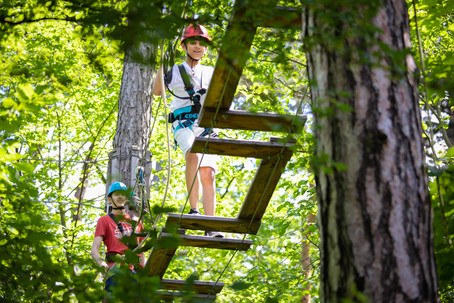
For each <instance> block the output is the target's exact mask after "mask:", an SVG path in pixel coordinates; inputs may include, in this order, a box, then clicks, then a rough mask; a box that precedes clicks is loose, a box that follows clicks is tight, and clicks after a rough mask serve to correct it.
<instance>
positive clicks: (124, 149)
mask: <svg viewBox="0 0 454 303" xmlns="http://www.w3.org/2000/svg"><path fill="white" fill-rule="evenodd" d="M133 53H134V54H135V55H136V54H139V57H141V58H142V59H143V61H142V62H138V61H137V60H133V59H132V56H133ZM135 55H134V56H135ZM155 56H156V50H155V49H152V48H151V47H150V46H147V45H146V44H144V43H140V45H139V46H138V48H134V46H131V47H130V48H129V49H128V50H127V51H126V54H125V59H124V64H123V76H122V80H121V88H120V97H119V102H118V119H117V128H116V133H115V138H114V142H113V150H112V152H111V153H110V157H109V165H108V172H107V175H108V180H107V184H106V188H108V187H109V186H110V184H111V183H113V182H115V181H121V182H123V183H125V184H126V185H127V186H128V187H131V188H132V189H133V190H134V189H135V188H137V182H136V169H137V167H138V166H142V167H144V169H145V181H146V184H147V186H146V188H147V189H148V188H149V184H148V183H149V179H150V173H151V166H150V165H151V163H150V161H151V159H150V152H149V151H148V145H149V142H150V141H149V140H150V132H151V118H152V117H151V109H152V100H153V95H152V91H151V89H152V81H153V79H154V77H155V73H156V71H155V69H154V66H153V65H151V64H146V63H143V62H147V61H148V62H150V61H151V60H150V58H154V57H155Z"/></svg>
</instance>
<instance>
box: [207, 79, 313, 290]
mask: <svg viewBox="0 0 454 303" xmlns="http://www.w3.org/2000/svg"><path fill="white" fill-rule="evenodd" d="M229 75H230V74H229ZM303 99H304V98H301V100H300V104H299V105H298V109H297V111H296V113H295V115H294V119H293V120H292V123H291V127H290V129H292V127H293V126H295V125H294V124H295V123H296V122H297V120H298V111H299V109H300V108H301V104H302V103H303ZM219 104H220V103H219ZM218 109H219V106H218ZM217 115H218V110H217V111H216V113H215V115H214V118H213V120H212V123H213V121H216V118H217ZM212 125H213V124H212ZM287 134H288V133H287ZM288 141H289V139H288V136H287V137H286V138H285V141H284V145H283V146H282V149H281V151H280V152H279V153H278V154H277V157H278V161H276V164H275V165H274V167H273V170H272V172H271V174H270V176H272V175H273V174H274V173H275V172H276V169H277V167H278V165H279V162H280V160H281V159H282V157H283V153H284V151H285V147H286V144H287V143H288ZM270 183H271V178H269V179H268V182H267V184H266V185H265V188H264V190H263V192H262V195H261V196H260V199H259V203H257V206H256V207H255V210H254V213H253V215H252V217H251V219H250V220H249V224H248V227H247V228H246V233H245V234H244V235H243V238H242V240H241V242H240V243H239V244H238V246H237V247H238V248H239V247H240V246H241V245H242V244H243V243H244V241H245V240H246V236H247V233H248V231H249V230H250V228H251V226H252V224H253V222H254V219H255V217H256V215H257V211H258V209H259V207H260V206H261V204H262V202H263V200H264V195H265V193H266V191H267V189H268V188H269V186H270ZM238 248H237V249H236V250H234V252H233V254H232V256H231V257H230V259H229V260H228V262H227V264H226V265H225V266H224V269H223V270H222V271H221V273H220V274H219V277H218V278H217V279H216V282H215V283H214V284H213V286H212V288H211V291H210V293H209V294H208V295H210V294H214V288H215V287H216V285H217V284H218V283H219V280H220V279H221V277H222V276H223V275H224V273H225V271H226V270H227V268H228V267H229V266H230V263H231V262H232V260H233V258H234V257H235V256H236V254H237V252H238V251H239V249H238ZM208 295H207V298H208Z"/></svg>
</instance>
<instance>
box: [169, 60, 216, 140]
mask: <svg viewBox="0 0 454 303" xmlns="http://www.w3.org/2000/svg"><path fill="white" fill-rule="evenodd" d="M178 70H179V72H180V75H181V79H182V80H183V83H184V89H185V91H186V92H187V93H188V95H189V96H188V97H179V96H176V95H175V94H174V93H173V92H172V91H171V90H170V89H169V86H168V84H169V83H170V81H171V73H172V70H171V71H170V72H169V73H166V75H165V76H164V82H165V84H166V87H167V89H168V90H169V91H170V93H171V94H172V95H173V96H174V97H177V98H179V99H185V100H188V99H189V100H191V101H192V102H193V103H194V104H193V105H189V106H185V107H181V108H178V109H177V110H175V111H174V112H171V113H169V115H168V117H167V122H169V123H173V122H175V121H178V125H177V126H176V127H175V130H174V132H176V131H178V130H179V129H181V128H186V127H189V128H192V125H193V124H194V122H195V120H196V119H198V117H199V112H200V109H201V107H202V105H201V103H200V100H201V98H202V96H203V95H204V94H205V93H206V91H207V90H206V89H205V88H201V89H200V90H198V91H197V92H196V91H195V90H194V85H193V84H192V82H191V80H190V79H189V75H188V73H187V72H186V69H185V68H184V66H183V65H182V64H181V65H178ZM210 134H212V129H211V128H205V130H204V131H203V133H202V134H200V137H204V136H207V135H210Z"/></svg>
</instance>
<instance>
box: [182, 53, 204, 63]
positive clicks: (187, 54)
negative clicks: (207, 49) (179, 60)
mask: <svg viewBox="0 0 454 303" xmlns="http://www.w3.org/2000/svg"><path fill="white" fill-rule="evenodd" d="M186 56H188V57H189V58H191V60H192V61H199V60H200V59H202V58H200V59H194V58H192V57H191V55H190V54H189V53H188V51H186Z"/></svg>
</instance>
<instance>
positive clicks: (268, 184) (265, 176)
mask: <svg viewBox="0 0 454 303" xmlns="http://www.w3.org/2000/svg"><path fill="white" fill-rule="evenodd" d="M291 156H292V153H291V152H290V151H287V152H285V153H283V154H282V158H279V157H277V156H275V157H273V158H266V159H262V160H261V161H260V164H259V167H258V169H257V172H256V173H255V177H254V180H253V181H252V184H251V186H250V187H249V190H248V193H247V195H246V198H245V199H244V202H243V205H242V207H241V210H240V212H239V214H238V219H246V220H251V219H254V220H261V219H262V217H263V215H264V213H265V210H266V208H267V206H268V204H269V201H270V199H271V197H272V196H273V193H274V190H275V188H276V185H277V183H278V182H279V179H280V177H281V174H282V172H283V170H284V168H285V166H286V165H287V162H288V161H289V160H290V158H291Z"/></svg>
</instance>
